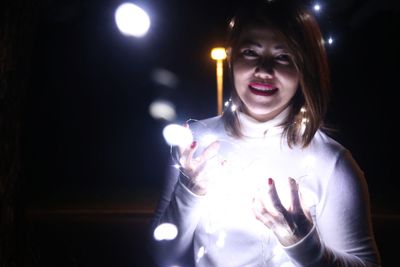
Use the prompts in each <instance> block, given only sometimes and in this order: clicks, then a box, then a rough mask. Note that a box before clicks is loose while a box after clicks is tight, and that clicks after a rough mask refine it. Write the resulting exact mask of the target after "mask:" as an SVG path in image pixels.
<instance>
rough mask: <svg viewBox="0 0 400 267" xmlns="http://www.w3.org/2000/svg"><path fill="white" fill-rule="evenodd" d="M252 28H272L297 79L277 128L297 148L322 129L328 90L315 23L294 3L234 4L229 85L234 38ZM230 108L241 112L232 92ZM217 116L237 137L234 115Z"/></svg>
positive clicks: (279, 0) (227, 112) (236, 40)
mask: <svg viewBox="0 0 400 267" xmlns="http://www.w3.org/2000/svg"><path fill="white" fill-rule="evenodd" d="M244 2H245V1H244ZM252 26H261V27H268V28H270V29H271V30H273V31H274V32H275V33H276V34H277V35H278V36H280V37H281V38H282V39H283V40H284V42H285V43H286V45H287V47H288V49H289V51H290V52H291V53H292V55H293V60H294V64H295V66H296V68H297V71H298V72H299V76H300V79H299V88H298V89H297V91H296V94H295V95H294V97H293V98H292V100H291V103H290V106H291V107H290V112H289V115H288V116H287V118H286V120H285V121H284V122H283V124H282V126H283V127H284V136H285V137H286V138H287V143H288V145H289V146H290V147H291V146H293V145H298V144H299V145H301V146H302V147H306V146H308V145H309V144H310V142H311V140H312V138H313V137H314V135H315V133H316V131H317V130H318V129H319V128H320V127H321V126H322V125H323V120H324V117H325V114H326V111H327V109H328V102H329V98H330V91H331V88H330V71H329V66H328V60H327V55H326V51H325V47H324V42H323V37H322V34H321V31H320V28H319V25H318V23H317V21H316V19H315V17H314V16H313V14H312V13H311V12H310V11H309V10H308V9H307V8H306V7H304V6H303V5H301V4H300V3H299V1H296V0H275V1H267V0H264V1H246V2H245V3H244V4H243V5H240V6H239V8H238V11H237V13H236V15H235V16H234V17H233V18H232V20H231V21H230V22H229V27H228V38H227V47H229V48H230V49H231V52H232V53H231V57H230V58H229V66H230V76H231V77H230V78H231V81H233V75H234V74H233V71H232V69H233V68H232V64H234V63H235V60H236V58H235V55H236V54H237V53H235V52H236V50H237V49H238V45H239V41H240V37H241V35H242V33H243V31H245V30H246V29H248V27H252ZM233 87H234V84H233ZM230 105H235V106H236V107H237V110H241V107H242V105H243V103H242V101H241V100H240V98H239V96H238V95H237V92H236V89H235V88H233V90H232V92H231V101H230ZM222 118H223V120H224V124H225V128H226V130H227V131H228V132H229V133H230V134H231V135H233V136H235V137H238V138H240V137H242V133H241V129H240V123H239V120H238V116H237V113H236V111H233V109H232V108H231V107H228V108H227V109H226V110H225V111H224V112H223V114H222Z"/></svg>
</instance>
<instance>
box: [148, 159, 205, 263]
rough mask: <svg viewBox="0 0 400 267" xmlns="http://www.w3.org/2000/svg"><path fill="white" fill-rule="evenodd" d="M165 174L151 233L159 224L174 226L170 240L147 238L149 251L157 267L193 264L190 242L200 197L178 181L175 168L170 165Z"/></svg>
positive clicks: (195, 224)
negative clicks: (169, 169)
mask: <svg viewBox="0 0 400 267" xmlns="http://www.w3.org/2000/svg"><path fill="white" fill-rule="evenodd" d="M170 168H171V171H170V173H169V175H168V176H167V179H166V183H165V188H164V190H163V192H162V194H161V198H160V201H159V203H158V207H157V208H156V211H155V215H154V218H153V222H152V227H151V230H152V232H153V231H154V230H155V229H156V228H157V227H158V226H159V225H161V224H163V223H170V224H173V225H175V226H176V227H177V230H178V235H177V237H176V238H175V239H173V240H155V239H154V238H151V240H150V249H151V251H150V253H151V254H152V255H153V257H154V260H155V261H156V262H157V263H158V264H159V265H160V266H170V265H171V266H172V265H176V264H180V265H182V264H184V265H185V266H189V264H190V263H193V250H192V245H193V244H192V243H193V242H192V241H193V235H194V232H195V229H196V227H197V224H198V221H199V219H200V214H201V206H202V202H203V201H202V198H203V197H201V196H197V195H195V194H193V193H192V192H191V191H190V190H189V189H187V188H186V187H185V186H184V185H183V184H182V183H181V182H180V181H179V170H177V169H175V168H174V167H173V166H171V167H170Z"/></svg>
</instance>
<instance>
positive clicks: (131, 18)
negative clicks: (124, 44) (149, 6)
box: [115, 3, 150, 37]
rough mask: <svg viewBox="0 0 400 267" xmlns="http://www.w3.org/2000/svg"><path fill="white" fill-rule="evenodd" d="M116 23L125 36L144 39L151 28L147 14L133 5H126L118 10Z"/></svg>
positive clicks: (122, 5)
mask: <svg viewBox="0 0 400 267" xmlns="http://www.w3.org/2000/svg"><path fill="white" fill-rule="evenodd" d="M115 22H116V24H117V26H118V29H119V30H120V31H121V32H122V33H123V34H125V35H130V36H134V37H143V36H144V35H145V34H146V33H147V31H148V30H149V28H150V18H149V16H148V15H147V13H146V12H145V11H144V10H143V9H142V8H140V7H139V6H137V5H134V4H132V3H124V4H121V5H120V6H119V7H118V8H117V10H116V11H115Z"/></svg>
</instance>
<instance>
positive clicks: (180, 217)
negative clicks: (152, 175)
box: [151, 0, 381, 267]
mask: <svg viewBox="0 0 400 267" xmlns="http://www.w3.org/2000/svg"><path fill="white" fill-rule="evenodd" d="M229 26H230V27H229V38H228V45H227V46H228V63H229V67H230V71H231V79H232V84H233V88H232V90H231V99H230V101H229V102H228V106H227V108H226V110H225V111H224V112H223V114H222V115H220V116H216V117H212V118H208V119H205V120H200V121H197V122H194V123H192V124H190V125H189V129H190V130H191V131H192V134H193V140H194V141H193V142H192V143H191V144H188V145H186V146H182V145H179V144H178V145H175V146H174V149H175V152H176V153H172V154H173V155H172V162H171V168H176V166H178V167H177V169H173V170H172V171H171V172H170V173H169V174H170V175H169V176H168V177H167V180H166V186H165V189H164V192H163V195H162V196H161V198H160V202H159V206H158V208H157V210H156V213H155V216H154V221H153V230H154V232H155V233H156V232H158V231H159V228H160V227H162V226H163V225H165V223H167V224H168V225H170V224H173V225H175V226H176V228H177V235H176V236H174V238H173V239H168V240H165V239H164V240H159V239H155V240H152V241H151V248H152V250H151V251H152V253H153V255H154V258H155V259H156V261H157V262H158V263H159V265H160V266H169V265H174V266H175V265H178V266H207V267H209V266H232V267H233V266H238V267H242V266H360V267H361V266H366V265H368V266H380V264H381V261H380V255H379V251H378V249H377V246H376V243H375V237H374V233H373V231H372V219H371V213H370V203H369V192H368V187H367V184H366V180H365V177H364V174H363V172H362V171H361V169H360V167H359V166H358V164H357V163H356V161H355V160H354V159H353V157H352V155H351V153H350V151H349V150H348V149H347V148H346V147H344V146H343V145H341V144H340V143H338V142H337V141H336V140H334V139H333V138H332V137H330V136H329V135H328V132H327V131H326V129H325V127H324V119H325V114H326V112H327V109H328V102H329V97H330V79H329V67H328V62H327V56H326V51H325V47H324V44H323V42H322V41H321V40H323V38H322V35H321V32H320V30H319V26H318V24H317V22H316V20H315V18H314V17H313V15H312V14H311V13H310V12H309V11H308V10H307V9H306V8H305V7H303V6H302V5H301V4H299V2H298V1H291V0H280V1H258V2H254V1H252V2H251V3H250V4H246V3H245V4H243V6H241V7H240V8H239V9H238V12H237V13H236V15H235V16H234V17H233V19H232V20H231V22H230V24H229ZM233 107H234V108H233ZM209 134H212V135H213V136H216V141H214V142H212V143H211V144H204V143H203V141H202V140H203V137H204V136H206V135H209Z"/></svg>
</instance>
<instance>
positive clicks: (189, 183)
mask: <svg viewBox="0 0 400 267" xmlns="http://www.w3.org/2000/svg"><path fill="white" fill-rule="evenodd" d="M197 148H198V143H197V142H196V141H193V142H192V144H191V145H190V146H189V147H186V148H182V147H179V152H180V153H179V154H180V156H179V162H180V169H181V176H180V180H181V182H182V183H183V184H184V185H185V186H186V187H187V188H188V189H189V190H190V191H191V192H192V193H194V194H196V195H201V196H202V195H205V194H206V193H207V187H208V184H209V182H210V177H208V175H207V174H206V172H205V171H204V169H205V166H206V164H207V161H208V160H210V159H211V158H213V157H215V156H216V155H217V153H218V150H219V142H218V141H214V142H213V143H211V144H210V145H209V146H207V147H206V148H205V149H204V151H203V152H202V153H201V154H200V155H199V156H198V157H194V153H195V152H196V150H197Z"/></svg>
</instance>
